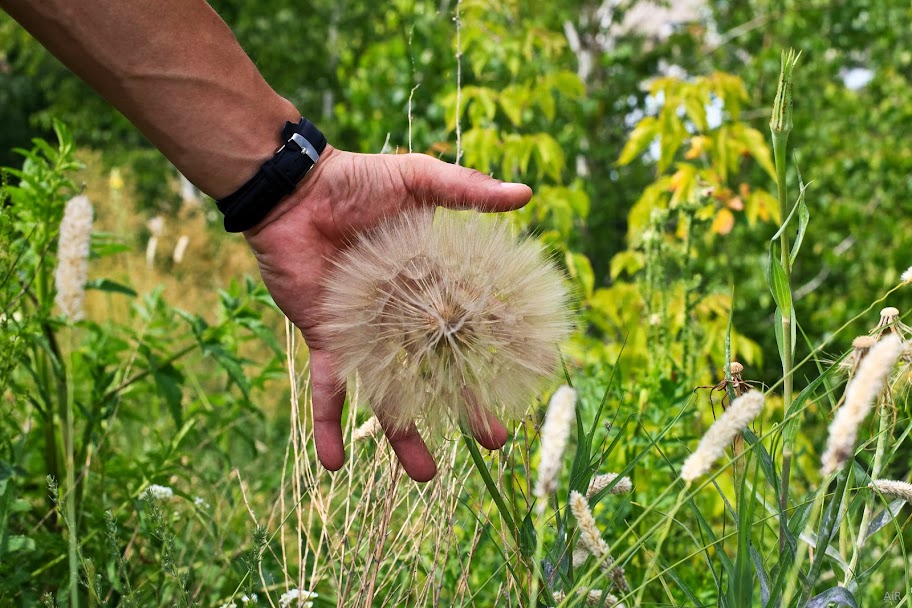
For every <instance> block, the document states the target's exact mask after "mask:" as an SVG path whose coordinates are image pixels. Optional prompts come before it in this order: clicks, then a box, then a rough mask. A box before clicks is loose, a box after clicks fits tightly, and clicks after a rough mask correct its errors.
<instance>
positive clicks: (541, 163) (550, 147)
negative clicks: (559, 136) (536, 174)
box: [534, 133, 564, 182]
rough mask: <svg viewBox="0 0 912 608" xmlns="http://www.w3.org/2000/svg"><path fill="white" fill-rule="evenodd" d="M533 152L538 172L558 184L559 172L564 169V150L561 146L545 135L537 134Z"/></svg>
mask: <svg viewBox="0 0 912 608" xmlns="http://www.w3.org/2000/svg"><path fill="white" fill-rule="evenodd" d="M534 150H535V156H536V159H537V161H538V170H539V171H540V172H541V173H542V174H544V175H547V176H549V177H550V178H551V179H553V180H554V181H556V182H559V181H560V174H561V171H563V169H564V149H563V148H562V147H561V145H560V144H559V143H557V140H556V139H554V138H553V137H551V136H550V135H548V134H547V133H539V134H538V135H536V136H535V148H534Z"/></svg>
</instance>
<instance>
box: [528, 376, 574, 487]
mask: <svg viewBox="0 0 912 608" xmlns="http://www.w3.org/2000/svg"><path fill="white" fill-rule="evenodd" d="M575 413H576V391H574V390H573V389H572V388H570V387H569V386H562V387H560V388H559V389H557V390H556V391H554V395H553V396H552V397H551V402H550V403H549V404H548V412H547V413H546V414H545V422H544V423H543V424H542V427H541V453H540V455H539V465H538V482H537V483H536V484H535V488H534V490H533V492H532V493H533V495H534V496H536V497H538V498H545V497H547V496H548V495H549V494H550V493H551V492H553V491H554V490H555V489H556V488H557V478H558V476H559V475H560V470H561V463H562V461H563V457H564V450H565V449H566V447H567V440H568V439H569V438H570V427H571V425H572V424H573V420H574V414H575Z"/></svg>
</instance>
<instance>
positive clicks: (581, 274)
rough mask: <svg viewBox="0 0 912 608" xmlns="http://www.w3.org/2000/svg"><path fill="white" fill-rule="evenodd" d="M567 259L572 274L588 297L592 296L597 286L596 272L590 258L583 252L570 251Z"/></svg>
mask: <svg viewBox="0 0 912 608" xmlns="http://www.w3.org/2000/svg"><path fill="white" fill-rule="evenodd" d="M565 259H566V263H567V269H568V270H569V271H570V276H571V277H572V278H573V279H575V280H576V281H578V282H579V284H580V285H582V286H583V294H584V295H585V296H586V298H587V299H588V298H589V297H591V296H592V290H593V289H594V287H595V273H594V272H593V271H592V264H591V263H590V262H589V258H587V257H586V256H585V255H583V254H582V253H573V252H572V251H568V252H567V254H566V256H565Z"/></svg>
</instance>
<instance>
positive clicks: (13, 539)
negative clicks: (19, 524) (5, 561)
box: [6, 534, 35, 553]
mask: <svg viewBox="0 0 912 608" xmlns="http://www.w3.org/2000/svg"><path fill="white" fill-rule="evenodd" d="M6 550H7V551H8V552H9V553H16V552H17V551H34V550H35V539H33V538H29V537H28V536H21V535H18V534H17V535H12V536H10V537H8V538H7V539H6Z"/></svg>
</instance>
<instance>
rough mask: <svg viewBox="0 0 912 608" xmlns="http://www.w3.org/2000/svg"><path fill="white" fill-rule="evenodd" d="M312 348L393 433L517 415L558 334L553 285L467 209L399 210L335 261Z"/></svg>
mask: <svg viewBox="0 0 912 608" xmlns="http://www.w3.org/2000/svg"><path fill="white" fill-rule="evenodd" d="M325 286H326V288H325V295H324V299H323V302H322V311H321V312H322V317H323V318H322V323H321V327H320V330H319V332H320V333H319V335H318V337H319V340H320V343H321V344H322V345H324V348H325V349H326V350H327V351H328V352H329V353H330V354H331V355H332V357H333V358H334V360H335V361H336V365H337V369H338V372H339V376H340V378H343V379H352V378H354V377H355V376H357V377H358V379H359V380H360V383H361V387H362V388H361V390H362V395H363V396H364V397H365V399H366V400H367V401H368V402H369V403H370V405H371V407H372V408H373V410H374V412H375V413H376V414H378V415H379V416H380V417H381V418H382V419H384V420H385V421H388V423H389V424H390V426H392V427H394V428H403V427H405V426H406V425H408V424H410V423H411V422H412V421H413V420H420V421H423V423H424V424H426V425H428V426H429V427H431V428H436V429H438V430H439V429H440V428H441V427H442V426H443V425H444V424H445V423H446V422H447V420H452V421H458V422H463V421H466V420H467V419H468V418H470V417H471V418H474V419H476V420H478V419H480V420H482V421H485V420H486V416H484V415H479V414H483V412H488V413H491V414H494V415H496V416H499V417H503V418H515V417H518V416H520V415H522V414H523V413H525V411H526V409H527V408H528V405H529V403H530V402H531V401H532V398H533V397H534V396H535V395H536V394H537V393H539V392H540V391H541V390H542V389H543V388H544V386H545V383H546V381H547V379H548V378H549V377H550V376H551V375H552V374H553V373H554V370H555V368H556V366H557V363H558V360H559V357H558V344H559V343H560V342H561V341H563V340H564V339H565V338H566V337H567V336H568V335H569V333H570V329H571V320H570V315H569V311H568V293H567V290H566V288H565V286H564V277H563V274H562V272H561V271H560V270H559V269H558V268H557V266H556V265H555V264H554V263H553V262H552V261H551V260H550V259H548V257H547V256H546V255H545V252H544V250H543V247H542V245H540V244H539V243H538V242H536V241H534V240H532V239H517V238H516V237H515V236H514V235H513V232H512V230H511V228H510V226H509V225H508V224H507V222H506V221H505V220H503V219H497V218H491V217H483V216H482V214H479V213H474V212H444V211H441V212H440V213H438V215H437V217H436V218H435V217H434V214H433V211H429V210H409V211H406V212H403V213H402V214H401V215H400V216H397V217H394V218H391V219H389V220H388V221H386V222H384V223H383V224H382V225H381V226H379V227H378V228H377V229H376V230H374V231H373V232H370V233H366V234H362V235H361V236H359V237H358V239H357V241H356V242H355V243H354V244H353V245H352V246H351V247H350V248H348V249H347V250H345V251H344V252H343V253H342V254H341V256H340V257H339V258H337V259H336V260H335V268H334V270H333V272H332V273H331V275H330V276H329V277H328V278H327V280H326V282H325Z"/></svg>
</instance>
